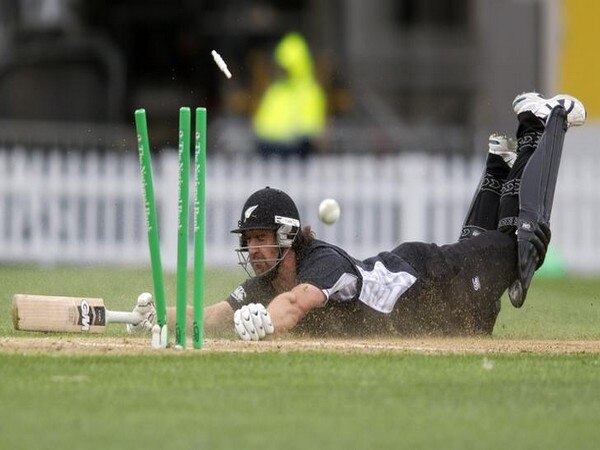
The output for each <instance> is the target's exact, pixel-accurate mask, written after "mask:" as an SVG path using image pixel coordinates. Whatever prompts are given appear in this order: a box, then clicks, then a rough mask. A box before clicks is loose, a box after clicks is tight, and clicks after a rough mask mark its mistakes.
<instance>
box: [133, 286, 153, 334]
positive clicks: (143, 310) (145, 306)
mask: <svg viewBox="0 0 600 450" xmlns="http://www.w3.org/2000/svg"><path fill="white" fill-rule="evenodd" d="M133 313H134V314H137V315H138V316H139V318H140V321H139V322H138V323H136V324H135V325H134V324H130V323H128V324H127V326H126V327H127V332H128V333H144V332H148V331H152V327H153V326H154V324H156V307H155V306H154V299H153V298H152V294H150V293H148V292H143V293H141V294H140V295H139V297H138V299H137V305H135V308H133Z"/></svg>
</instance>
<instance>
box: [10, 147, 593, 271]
mask: <svg viewBox="0 0 600 450" xmlns="http://www.w3.org/2000/svg"><path fill="white" fill-rule="evenodd" d="M153 165H154V182H155V193H156V199H157V203H158V208H159V210H158V214H159V232H160V235H161V249H162V257H163V265H164V266H165V268H167V269H170V270H173V269H174V267H175V262H176V236H177V167H178V163H177V154H176V152H175V151H163V152H162V153H161V154H160V155H156V156H154V159H153ZM598 167H600V158H599V157H598V156H596V155H594V154H586V155H580V156H579V157H578V158H564V160H563V163H562V166H561V170H560V175H559V184H558V188H557V192H556V199H555V206H554V211H553V218H552V228H553V240H552V243H553V246H554V248H555V249H556V250H557V251H558V253H559V254H561V255H562V257H563V258H564V260H565V262H566V264H567V267H568V268H569V269H571V270H572V271H573V272H576V273H598V272H600V256H598V255H599V253H600V228H599V227H598V223H600V208H598V206H599V205H600V184H599V183H598V182H597V181H596V180H595V174H596V172H597V170H598V169H597V168H598ZM481 170H482V160H481V159H475V158H464V157H450V158H448V157H441V156H439V157H438V156H427V155H420V154H402V155H393V156H382V157H377V156H357V155H346V156H340V155H336V156H325V157H317V158H314V159H311V160H308V161H305V162H299V161H295V160H288V161H281V160H277V159H273V160H268V161H264V160H261V159H258V158H252V157H250V158H248V157H246V156H244V157H239V158H233V157H211V158H209V160H208V165H207V185H206V199H207V203H206V223H207V232H206V239H207V241H206V263H207V265H211V266H230V267H233V266H234V265H235V263H236V262H237V257H236V255H235V253H234V251H233V248H234V247H235V245H236V237H235V236H234V235H231V234H230V233H229V230H231V229H232V228H234V227H235V226H236V224H237V220H238V218H239V214H240V209H241V207H242V205H243V203H244V201H245V200H246V198H247V196H248V195H249V194H250V193H252V192H253V191H254V190H257V189H260V188H262V187H264V186H266V185H269V186H272V187H278V188H281V189H283V190H285V191H287V192H288V193H289V194H290V195H291V196H292V197H293V198H294V199H295V200H296V202H297V204H298V207H299V209H300V213H301V216H302V218H303V222H304V224H306V225H312V226H313V229H314V230H315V231H316V233H317V236H318V237H320V238H322V239H325V240H328V241H330V242H332V243H335V244H338V245H340V246H342V247H343V248H345V249H347V250H348V251H349V252H350V253H351V254H352V255H354V256H356V257H359V258H363V257H367V256H372V255H374V254H376V253H377V252H379V251H381V250H388V249H391V248H393V247H394V246H395V245H397V243H399V242H403V241H408V240H424V241H429V242H437V243H448V242H452V241H454V240H455V239H456V237H457V236H458V234H459V231H460V226H461V224H462V221H463V217H464V214H465V213H466V210H467V207H468V205H469V202H470V200H471V197H472V194H473V191H474V189H475V186H476V184H477V182H478V180H479V177H480V175H481ZM192 190H193V189H192ZM325 197H334V198H336V199H337V200H338V201H339V202H340V205H341V207H342V216H341V219H340V221H339V222H338V223H337V224H335V225H333V226H325V225H323V224H321V223H320V222H319V221H318V218H317V207H318V204H319V202H320V200H321V199H323V198H325ZM146 239H147V238H146V229H145V222H144V214H143V202H142V188H141V180H140V174H139V163H138V159H137V155H136V154H134V153H125V154H115V153H110V152H109V153H106V154H101V153H97V152H94V151H88V152H69V153H67V152H64V151H61V152H59V151H41V150H40V151H25V149H23V148H12V149H2V148H0V262H24V263H30V262H34V263H43V264H63V263H66V264H143V265H147V264H149V256H148V245H147V240H146ZM190 241H191V239H190ZM191 244H192V243H191V242H190V245H191ZM190 255H191V253H190Z"/></svg>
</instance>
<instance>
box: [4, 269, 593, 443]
mask: <svg viewBox="0 0 600 450" xmlns="http://www.w3.org/2000/svg"><path fill="white" fill-rule="evenodd" d="M240 279H242V275H241V274H240V273H239V272H236V273H233V272H225V273H223V272H218V271H209V272H208V273H207V297H208V298H209V299H211V300H212V301H218V300H222V299H223V298H224V297H225V296H226V295H227V294H228V293H229V292H230V291H231V290H232V289H233V288H235V286H236V282H237V281H239V280H240ZM174 286H175V280H174V277H173V276H169V277H167V279H166V287H167V296H168V298H170V299H173V298H174ZM144 290H151V278H150V273H149V270H147V269H111V268H92V267H87V268H86V267H84V268H81V267H79V268H34V267H15V266H3V267H2V266H0V301H1V309H0V339H11V338H16V337H18V336H23V335H25V336H36V335H35V334H34V333H19V332H15V331H13V330H12V324H11V321H10V300H11V297H12V295H13V294H14V293H16V292H23V293H43V294H56V295H86V296H98V297H103V298H105V299H106V302H107V304H108V306H109V307H110V308H111V309H131V308H132V307H133V304H134V302H135V299H136V297H137V294H138V293H139V292H142V291H144ZM190 291H191V289H190ZM108 336H110V337H112V338H115V337H117V338H118V337H120V336H123V337H126V336H127V335H126V334H125V333H124V331H123V329H122V327H120V326H113V327H112V328H111V329H110V330H109V331H108ZM89 338H90V339H102V338H103V336H99V337H96V336H89ZM509 338H510V339H515V338H516V339H564V340H600V280H598V279H575V278H566V279H554V280H553V279H539V280H536V281H535V283H534V286H533V287H532V290H531V293H530V296H529V298H528V299H527V302H526V304H525V306H524V307H523V308H521V309H520V310H515V309H514V308H512V307H511V306H510V304H509V303H508V301H504V303H503V311H502V312H501V315H500V318H499V320H498V324H497V327H496V331H495V334H494V339H509ZM0 375H1V377H2V378H1V379H2V383H0V417H1V418H2V420H0V436H2V439H0V448H7V449H8V448H10V449H16V448H23V449H25V448H27V449H30V448H86V449H92V448H125V447H130V448H144V449H154V448H210V449H213V448H233V447H238V448H261V449H270V448H278V449H279V448H289V449H295V448H298V449H300V448H301V449H306V448H409V449H413V448H447V449H464V448H486V449H487V448H490V449H496V448H497V449H503V450H505V449H507V448H513V449H514V448H518V449H532V448H543V449H550V448H577V449H587V448H589V449H592V448H596V447H597V443H598V442H599V439H600V429H599V428H598V423H600V396H599V395H598V392H600V354H599V353H597V352H592V353H570V354H535V353H516V354H486V355H481V354H435V355H425V354H418V353H391V352H388V353H385V352H384V353H373V354H365V353H334V352H310V351H309V352H306V351H302V352H300V351H298V352H277V351H273V352H266V353H252V352H250V353H249V352H244V353H242V352H240V353H237V352H234V353H214V352H213V353H206V352H202V351H192V350H189V351H186V352H183V353H181V352H179V353H178V352H174V351H170V350H166V351H158V352H156V353H152V352H150V353H144V354H140V355H138V354H97V353H94V354H87V355H86V354H85V353H83V352H81V353H79V354H62V353H56V352H54V353H48V354H40V353H30V352H28V353H23V354H21V353H19V352H2V351H1V347H0Z"/></svg>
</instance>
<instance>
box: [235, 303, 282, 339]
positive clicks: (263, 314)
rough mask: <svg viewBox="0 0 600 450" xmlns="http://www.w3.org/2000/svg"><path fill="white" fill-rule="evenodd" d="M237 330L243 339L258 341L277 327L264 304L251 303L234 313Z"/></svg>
mask: <svg viewBox="0 0 600 450" xmlns="http://www.w3.org/2000/svg"><path fill="white" fill-rule="evenodd" d="M233 323H234V325H235V332H236V333H237V335H238V336H239V338H240V339H241V340H243V341H258V340H260V339H264V338H265V336H266V335H267V334H273V332H274V331H275V327H274V326H273V321H272V320H271V316H269V313H268V311H267V310H266V308H265V307H264V305H262V304H260V303H250V304H248V305H244V306H242V307H241V308H240V309H238V310H237V311H236V312H235V313H234V314H233Z"/></svg>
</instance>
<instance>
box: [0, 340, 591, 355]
mask: <svg viewBox="0 0 600 450" xmlns="http://www.w3.org/2000/svg"><path fill="white" fill-rule="evenodd" d="M303 351H305V352H337V353H377V352H393V353H422V354H488V353H492V354H493V353H539V354H572V353H594V354H595V353H600V340H515V339H494V338H419V339H389V338H382V339H377V340H375V339H347V340H340V339H328V340H315V339H280V340H270V341H262V342H243V341H236V340H226V339H207V340H206V341H205V343H204V347H203V349H202V350H201V351H194V350H193V349H192V348H191V346H188V348H187V349H186V350H185V351H181V350H174V349H173V348H168V349H161V350H155V349H152V348H151V346H150V338H149V337H148V338H142V337H135V338H133V337H124V338H106V337H95V336H77V337H70V336H69V337H65V336H49V335H43V336H39V337H3V338H0V353H55V354H74V355H80V354H90V353H94V354H103V353H104V354H140V353H148V354H152V353H155V354H160V353H164V352H169V353H182V354H184V353H185V354H190V353H194V352H195V353H202V352H211V353H215V352H217V353H218V352H221V353H227V352H303Z"/></svg>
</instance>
